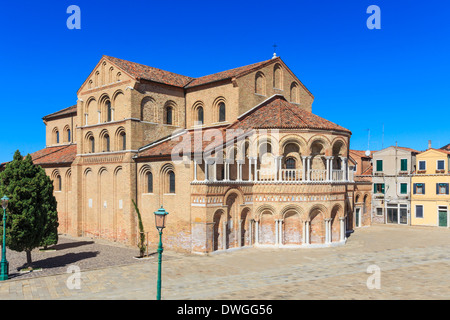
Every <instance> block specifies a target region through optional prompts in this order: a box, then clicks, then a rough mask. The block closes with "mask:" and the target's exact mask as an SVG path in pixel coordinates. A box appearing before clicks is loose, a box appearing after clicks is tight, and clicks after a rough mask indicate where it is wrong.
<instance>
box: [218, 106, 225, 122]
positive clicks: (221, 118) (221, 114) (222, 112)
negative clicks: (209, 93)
mask: <svg viewBox="0 0 450 320" xmlns="http://www.w3.org/2000/svg"><path fill="white" fill-rule="evenodd" d="M225 112H226V110H225V103H223V102H221V103H219V122H223V121H226V113H225Z"/></svg>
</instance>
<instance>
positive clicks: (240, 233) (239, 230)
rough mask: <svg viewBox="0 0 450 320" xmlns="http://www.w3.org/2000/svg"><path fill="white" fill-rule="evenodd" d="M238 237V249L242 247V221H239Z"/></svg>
mask: <svg viewBox="0 0 450 320" xmlns="http://www.w3.org/2000/svg"><path fill="white" fill-rule="evenodd" d="M237 237H238V241H237V243H238V247H242V219H241V220H239V225H238V227H237Z"/></svg>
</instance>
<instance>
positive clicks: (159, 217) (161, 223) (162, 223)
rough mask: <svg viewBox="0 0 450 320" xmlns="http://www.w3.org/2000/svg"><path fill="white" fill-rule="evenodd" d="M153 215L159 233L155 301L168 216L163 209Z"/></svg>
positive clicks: (159, 287) (157, 298)
mask: <svg viewBox="0 0 450 320" xmlns="http://www.w3.org/2000/svg"><path fill="white" fill-rule="evenodd" d="M154 214H155V225H156V229H157V230H158V232H159V245H158V282H157V288H156V290H157V291H156V300H161V264H162V253H163V246H162V230H163V229H164V228H165V227H166V216H167V215H168V214H169V213H168V212H167V211H166V210H164V208H163V207H162V206H161V208H159V209H158V211H156V212H154Z"/></svg>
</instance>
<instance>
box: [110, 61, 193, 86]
mask: <svg viewBox="0 0 450 320" xmlns="http://www.w3.org/2000/svg"><path fill="white" fill-rule="evenodd" d="M103 57H104V58H106V59H108V60H109V61H111V62H112V63H114V64H115V65H116V66H118V67H119V68H121V69H122V70H124V71H125V72H127V73H128V74H129V75H131V76H133V77H135V78H136V79H144V80H149V81H155V82H159V83H164V84H168V85H171V86H175V87H184V86H186V85H187V84H188V83H189V82H191V81H192V80H194V78H191V77H186V76H182V75H179V74H176V73H173V72H169V71H164V70H161V69H157V68H153V67H149V66H146V65H143V64H139V63H135V62H131V61H127V60H122V59H118V58H114V57H109V56H103Z"/></svg>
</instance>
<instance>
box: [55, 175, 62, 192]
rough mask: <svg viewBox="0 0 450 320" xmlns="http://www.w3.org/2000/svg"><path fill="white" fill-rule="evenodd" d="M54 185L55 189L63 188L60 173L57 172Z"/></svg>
mask: <svg viewBox="0 0 450 320" xmlns="http://www.w3.org/2000/svg"><path fill="white" fill-rule="evenodd" d="M54 186H55V191H61V190H62V180H61V176H60V175H59V173H56V176H55V180H54Z"/></svg>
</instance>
